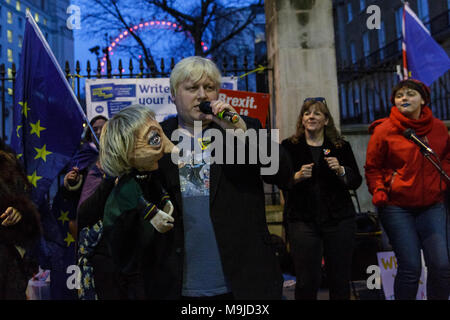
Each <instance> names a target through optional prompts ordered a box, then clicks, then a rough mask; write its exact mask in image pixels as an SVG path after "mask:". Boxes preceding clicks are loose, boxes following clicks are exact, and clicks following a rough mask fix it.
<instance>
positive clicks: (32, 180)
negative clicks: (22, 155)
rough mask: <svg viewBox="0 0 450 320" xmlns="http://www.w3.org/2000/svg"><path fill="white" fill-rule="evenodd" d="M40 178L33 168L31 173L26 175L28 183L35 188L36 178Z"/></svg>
mask: <svg viewBox="0 0 450 320" xmlns="http://www.w3.org/2000/svg"><path fill="white" fill-rule="evenodd" d="M40 179H42V176H38V175H37V174H36V170H34V172H33V174H32V175H31V176H28V181H30V183H31V184H32V185H33V186H34V187H35V188H37V182H38V180H40Z"/></svg>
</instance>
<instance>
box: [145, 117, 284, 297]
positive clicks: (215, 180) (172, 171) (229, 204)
mask: <svg viewBox="0 0 450 320" xmlns="http://www.w3.org/2000/svg"><path fill="white" fill-rule="evenodd" d="M243 119H244V120H245V122H246V124H247V127H248V128H249V129H259V128H261V125H260V123H259V121H258V120H256V119H252V118H248V117H243ZM161 126H162V128H163V130H164V132H165V134H166V135H167V137H169V139H170V137H171V136H172V132H173V131H174V130H175V129H177V128H178V120H177V118H172V119H169V120H166V121H164V122H163V123H161ZM211 127H212V128H215V129H218V130H220V131H222V132H224V131H223V130H222V129H221V128H219V127H218V126H216V125H215V124H212V125H211ZM224 141H225V139H224ZM251 147H256V146H255V145H252V146H250V148H251ZM225 153H226V151H225ZM277 160H279V170H278V173H277V174H275V175H273V176H261V175H260V169H261V166H260V165H259V164H254V165H251V164H246V165H244V164H243V165H235V164H217V163H215V164H211V174H210V214H211V220H212V224H213V228H214V231H215V235H216V239H217V243H218V247H219V253H220V257H221V261H222V266H223V270H224V273H225V276H226V278H227V279H228V280H229V282H230V284H231V290H232V293H233V295H234V297H235V298H236V299H281V297H282V284H283V279H282V274H281V270H280V266H279V264H278V261H277V257H276V256H275V253H274V249H273V247H272V245H271V238H270V234H269V231H268V228H267V223H266V217H265V201H264V189H263V179H264V181H266V182H268V183H276V184H278V185H279V186H284V187H287V185H288V184H289V182H290V179H291V177H292V176H293V171H292V166H291V163H290V160H289V157H288V155H287V154H286V152H285V151H284V149H283V148H282V147H281V146H280V150H279V159H277ZM159 168H160V169H159V174H160V181H161V183H162V184H163V186H164V187H165V189H166V191H167V192H168V193H169V195H170V197H171V200H172V202H173V204H174V207H175V211H174V218H175V223H174V228H173V229H172V230H171V231H169V232H167V233H165V234H160V233H156V235H155V238H154V242H153V244H154V250H155V251H154V252H153V253H152V254H151V255H149V256H148V259H149V260H151V261H149V265H151V266H152V267H151V269H150V270H149V273H148V279H147V280H148V281H149V284H150V285H149V286H147V288H150V290H149V292H148V295H149V296H150V297H152V298H156V299H178V298H180V295H181V288H182V280H183V256H184V252H183V251H184V235H183V232H184V230H183V216H182V196H181V192H180V180H179V172H178V167H177V166H176V165H175V164H174V163H173V162H172V161H171V156H170V154H168V155H165V156H164V157H163V158H162V159H161V160H160V162H159Z"/></svg>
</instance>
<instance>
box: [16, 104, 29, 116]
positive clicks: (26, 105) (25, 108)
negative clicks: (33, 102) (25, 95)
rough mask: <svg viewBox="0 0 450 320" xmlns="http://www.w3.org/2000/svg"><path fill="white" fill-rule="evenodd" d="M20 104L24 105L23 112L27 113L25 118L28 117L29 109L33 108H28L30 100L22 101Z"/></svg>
mask: <svg viewBox="0 0 450 320" xmlns="http://www.w3.org/2000/svg"><path fill="white" fill-rule="evenodd" d="M19 104H20V105H21V106H22V113H23V114H24V115H25V118H27V117H28V111H29V110H31V109H30V108H28V102H26V101H25V102H23V101H20V102H19Z"/></svg>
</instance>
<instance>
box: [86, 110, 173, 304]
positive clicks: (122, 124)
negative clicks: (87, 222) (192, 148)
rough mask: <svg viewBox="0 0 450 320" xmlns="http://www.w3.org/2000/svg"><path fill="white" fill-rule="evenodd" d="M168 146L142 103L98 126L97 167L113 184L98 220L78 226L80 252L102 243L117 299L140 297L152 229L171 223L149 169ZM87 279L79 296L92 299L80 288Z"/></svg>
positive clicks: (166, 201)
mask: <svg viewBox="0 0 450 320" xmlns="http://www.w3.org/2000/svg"><path fill="white" fill-rule="evenodd" d="M173 147H174V146H173V144H172V143H171V142H170V140H169V139H168V138H167V137H166V136H165V134H164V132H163V131H162V129H161V127H160V125H159V124H158V122H157V121H156V120H155V115H154V113H153V112H152V111H151V110H150V109H148V108H147V107H144V106H139V105H135V106H130V107H127V108H126V109H123V110H122V111H120V112H119V113H118V114H116V115H115V116H114V117H113V118H111V119H110V120H109V121H108V122H107V123H106V124H105V126H104V128H103V130H102V133H101V137H100V166H101V167H102V169H103V170H104V171H105V173H106V174H107V175H108V176H111V177H117V179H116V185H115V186H114V188H113V189H112V191H111V193H110V194H109V196H108V198H107V200H106V203H105V209H104V214H103V219H102V220H101V221H99V222H98V223H96V224H95V225H94V226H93V228H90V229H89V228H88V229H83V230H82V231H81V233H80V240H81V244H80V249H81V250H82V251H83V252H81V255H80V256H81V257H82V258H83V256H84V257H86V255H87V252H88V251H89V245H86V244H89V243H90V244H91V247H92V244H95V245H97V243H99V241H103V242H104V243H105V244H106V248H107V250H108V254H109V255H110V257H111V259H112V262H113V264H114V268H115V269H116V270H117V272H116V275H117V277H116V278H117V286H119V290H118V292H120V293H121V294H120V297H118V298H126V299H142V298H145V293H144V292H145V281H144V274H145V263H144V262H143V260H144V257H145V256H146V255H148V252H149V250H150V247H151V245H152V239H153V238H154V237H155V236H156V234H157V233H158V234H163V233H165V232H168V231H169V230H171V229H172V228H173V222H174V219H173V217H172V212H173V209H174V208H173V205H172V203H171V201H170V199H169V196H168V195H167V193H166V192H165V191H164V189H163V188H162V186H161V184H160V183H159V182H158V179H157V178H156V177H155V174H154V172H155V170H157V169H158V160H159V159H161V158H162V156H163V155H164V154H165V153H170V152H171V150H172V148H173ZM99 235H101V237H103V239H101V238H100V236H99ZM87 239H90V240H87ZM85 262H86V261H85ZM79 264H80V263H79ZM81 264H82V265H83V262H82V263H81ZM85 265H86V263H85ZM92 278H93V276H92V275H90V276H88V278H86V277H84V278H83V279H82V281H84V282H85V283H83V286H84V289H83V291H84V292H83V295H81V296H80V297H81V298H83V297H84V298H85V299H89V298H94V299H95V296H94V297H93V296H92V295H90V294H89V292H88V291H87V290H86V289H87V288H88V287H94V286H95V284H94V283H92V285H89V281H91V280H92ZM105 289H106V288H105ZM105 289H103V290H105ZM122 293H123V294H122Z"/></svg>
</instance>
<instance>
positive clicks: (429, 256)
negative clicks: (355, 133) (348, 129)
mask: <svg viewBox="0 0 450 320" xmlns="http://www.w3.org/2000/svg"><path fill="white" fill-rule="evenodd" d="M391 102H392V104H393V105H394V106H393V107H392V109H391V114H390V116H389V117H388V118H384V119H379V120H377V121H375V122H374V123H372V125H371V126H370V128H369V131H370V132H371V133H372V136H371V138H370V141H369V145H368V148H367V156H366V165H365V175H366V180H367V185H368V188H369V191H370V193H371V194H372V195H373V198H372V202H373V204H374V205H375V206H376V207H377V209H378V212H379V216H380V220H381V223H382V225H383V227H384V229H385V230H386V233H387V235H388V237H389V240H390V243H391V245H392V248H393V250H394V253H395V255H396V258H397V262H398V272H397V276H396V278H395V282H394V294H395V298H396V299H415V297H416V294H417V289H418V285H419V278H420V274H421V270H422V264H421V254H420V250H421V249H422V250H423V253H424V258H425V262H426V265H427V268H428V277H427V295H428V299H448V298H449V294H450V262H449V251H450V250H449V242H448V235H449V230H448V229H449V227H448V215H447V214H446V207H445V204H444V199H445V190H446V183H445V181H444V180H443V179H442V178H441V176H440V173H439V172H438V171H437V170H436V168H435V167H434V166H433V164H432V163H431V162H429V161H428V160H427V159H425V157H424V155H423V154H422V153H421V150H420V148H419V147H418V146H417V145H416V144H415V143H414V142H412V141H411V140H409V139H408V138H406V137H405V136H404V132H405V130H407V129H412V130H414V131H415V134H416V135H417V136H418V137H420V138H421V139H422V140H423V141H424V142H426V143H427V144H428V145H429V146H430V147H431V149H432V150H433V151H434V153H435V155H436V157H437V158H438V159H439V160H438V161H439V162H440V163H441V165H442V167H443V169H444V171H445V172H446V173H447V174H450V137H449V134H448V130H447V128H446V126H445V125H444V124H443V122H442V121H440V120H438V119H436V118H434V117H433V115H432V112H431V109H430V108H429V103H430V89H429V88H428V87H427V86H426V85H425V84H423V83H422V82H420V81H417V80H413V79H408V80H404V81H401V82H400V83H399V84H397V85H396V86H395V87H394V88H393V91H392V96H391Z"/></svg>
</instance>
